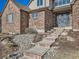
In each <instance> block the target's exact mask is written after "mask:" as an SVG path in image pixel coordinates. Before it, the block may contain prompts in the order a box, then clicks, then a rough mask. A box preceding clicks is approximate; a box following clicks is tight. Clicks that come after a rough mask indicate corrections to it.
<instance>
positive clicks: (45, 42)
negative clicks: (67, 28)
mask: <svg viewBox="0 0 79 59" xmlns="http://www.w3.org/2000/svg"><path fill="white" fill-rule="evenodd" d="M54 42H55V41H54V40H53V41H50V40H42V41H40V42H38V46H42V47H45V48H50V47H51V46H52V44H53V43H54Z"/></svg>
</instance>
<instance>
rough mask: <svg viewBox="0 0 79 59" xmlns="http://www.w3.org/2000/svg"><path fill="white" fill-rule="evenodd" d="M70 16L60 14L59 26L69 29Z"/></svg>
mask: <svg viewBox="0 0 79 59" xmlns="http://www.w3.org/2000/svg"><path fill="white" fill-rule="evenodd" d="M69 23H70V22H69V15H68V14H66V13H65V14H58V15H57V26H58V27H68V26H69Z"/></svg>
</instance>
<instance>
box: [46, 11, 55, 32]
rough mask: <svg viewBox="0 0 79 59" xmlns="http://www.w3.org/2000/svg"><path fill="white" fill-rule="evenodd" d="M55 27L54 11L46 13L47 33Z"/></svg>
mask: <svg viewBox="0 0 79 59" xmlns="http://www.w3.org/2000/svg"><path fill="white" fill-rule="evenodd" d="M53 26H54V17H53V13H52V11H49V10H46V11H45V31H47V30H50V29H52V28H53Z"/></svg>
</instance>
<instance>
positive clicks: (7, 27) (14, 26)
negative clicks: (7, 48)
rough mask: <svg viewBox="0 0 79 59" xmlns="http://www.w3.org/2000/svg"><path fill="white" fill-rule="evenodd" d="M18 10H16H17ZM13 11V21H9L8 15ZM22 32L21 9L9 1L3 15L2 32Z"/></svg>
mask: <svg viewBox="0 0 79 59" xmlns="http://www.w3.org/2000/svg"><path fill="white" fill-rule="evenodd" d="M15 9H16V10H18V12H16V10H15ZM11 12H12V13H13V22H12V23H11V24H10V23H8V21H7V20H8V15H9V14H10V13H11ZM10 32H11V33H20V11H19V9H18V8H17V7H16V6H15V5H14V4H13V3H12V2H9V3H8V5H7V7H6V8H5V10H4V13H3V15H2V33H10Z"/></svg>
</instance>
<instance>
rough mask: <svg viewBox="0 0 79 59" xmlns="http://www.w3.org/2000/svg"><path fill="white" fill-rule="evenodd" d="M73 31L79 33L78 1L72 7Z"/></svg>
mask: <svg viewBox="0 0 79 59" xmlns="http://www.w3.org/2000/svg"><path fill="white" fill-rule="evenodd" d="M72 14H73V15H72V16H73V30H76V31H79V0H76V1H75V3H74V5H73V6H72Z"/></svg>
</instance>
